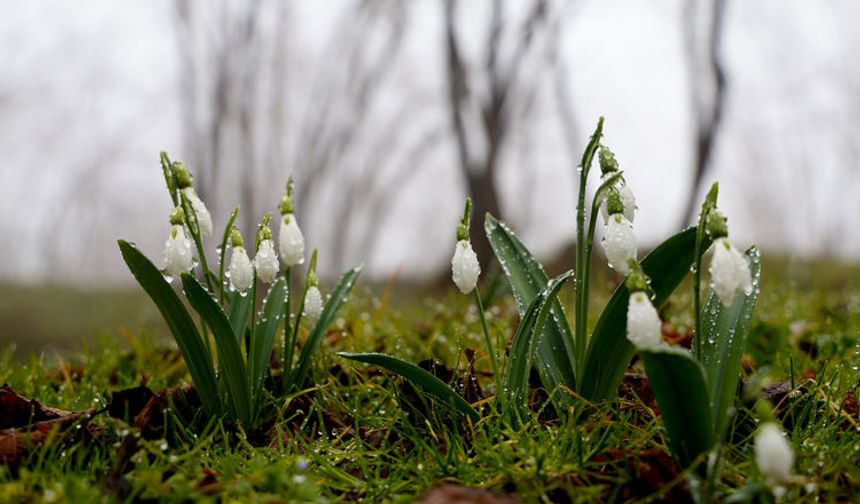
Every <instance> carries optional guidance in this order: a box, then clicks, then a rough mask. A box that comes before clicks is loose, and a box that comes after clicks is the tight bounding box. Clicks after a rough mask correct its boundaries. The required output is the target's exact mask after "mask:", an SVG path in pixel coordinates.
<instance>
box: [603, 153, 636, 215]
mask: <svg viewBox="0 0 860 504" xmlns="http://www.w3.org/2000/svg"><path fill="white" fill-rule="evenodd" d="M597 157H598V160H599V161H600V172H601V176H600V183H601V184H603V183H605V182H607V181H608V180H609V179H611V178H612V177H613V176H614V175H615V174H617V173H619V171H618V161H616V160H615V154H613V153H612V151H611V150H609V148H608V147H606V146H605V145H601V146H600V151H599V153H598V155H597ZM612 189H613V191H612V192H613V193H617V194H618V195H619V196H620V197H621V202H622V203H623V204H624V209H623V212H624V217H625V218H626V219H627V220H628V221H630V222H633V220H634V219H635V218H636V210H637V207H636V196H635V195H634V194H633V191H632V190H631V189H630V186H629V185H627V181H626V180H624V178H623V177H620V178H618V179H617V180H616V181H615V182H614V183H613V184H612ZM607 199H608V198H603V199H602V201H601V203H600V215H601V216H602V217H603V222H604V223H606V221H607V220H608V219H609V216H610V215H612V212H610V211H609V209H608V208H607Z"/></svg>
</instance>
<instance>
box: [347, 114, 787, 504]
mask: <svg viewBox="0 0 860 504" xmlns="http://www.w3.org/2000/svg"><path fill="white" fill-rule="evenodd" d="M602 136H603V118H601V119H600V121H599V122H598V124H597V128H596V130H595V132H594V134H593V135H592V136H591V138H590V141H589V142H588V144H587V146H586V148H585V151H584V153H583V156H582V160H581V162H580V165H579V167H578V168H577V171H578V175H579V190H578V200H577V205H576V256H575V258H574V260H575V261H574V262H575V265H574V269H573V270H571V271H567V272H565V273H563V274H562V275H559V276H557V277H555V278H553V279H549V278H548V277H547V275H546V273H545V272H544V269H543V267H542V266H541V264H540V263H539V262H538V261H537V260H536V259H535V258H534V256H533V255H532V254H531V252H529V250H528V249H527V248H526V246H525V245H524V244H523V243H522V241H521V240H520V239H519V238H518V237H517V236H516V235H515V234H514V232H513V231H511V230H510V229H509V228H508V227H507V226H506V225H505V224H504V223H502V222H500V221H498V220H497V219H496V218H495V217H493V216H492V215H489V214H487V215H486V216H485V218H484V232H485V233H486V236H487V238H488V239H489V242H490V244H491V245H492V248H493V251H494V253H495V255H496V258H497V260H498V262H499V264H500V265H501V267H502V269H503V270H504V272H505V275H506V277H507V279H508V282H509V283H510V286H511V290H512V291H513V294H514V297H515V299H516V303H517V307H518V309H519V314H520V319H521V320H520V324H519V326H518V329H517V331H516V334H515V335H514V337H513V340H512V341H511V344H510V352H509V353H508V354H507V355H504V353H501V352H499V351H498V349H501V348H505V345H504V344H495V345H494V344H493V341H494V339H495V338H494V337H493V335H491V334H490V332H489V330H488V328H487V324H486V320H485V317H484V313H483V311H484V308H483V306H482V298H481V295H480V293H479V292H478V288H477V284H478V278H479V276H480V272H481V266H480V264H479V263H478V259H477V257H476V255H475V253H474V251H473V250H472V247H471V243H470V223H471V202H470V201H469V200H467V201H466V207H465V212H464V215H463V218H462V220H461V221H460V223H459V225H458V226H457V233H456V244H455V246H454V247H455V248H454V255H453V258H452V260H451V267H452V279H453V282H454V283H455V285H456V286H457V288H458V289H459V290H460V291H462V292H463V293H464V294H473V295H474V299H475V303H476V304H477V308H478V314H479V318H480V320H481V326H482V330H483V334H484V338H485V343H486V352H487V355H488V358H489V361H490V364H491V367H492V370H493V372H494V375H495V397H494V399H493V401H492V404H493V408H490V413H489V415H487V414H485V415H482V414H481V413H480V412H479V410H478V409H476V408H475V407H474V406H473V405H471V404H469V403H468V402H467V401H465V400H464V399H463V398H462V397H461V396H460V395H459V394H458V393H457V392H456V391H455V390H454V388H452V387H451V386H449V384H447V383H444V382H442V381H441V380H439V379H438V378H436V377H435V376H433V375H432V374H430V373H428V372H427V371H425V370H423V369H421V368H419V367H417V366H415V365H413V364H411V363H408V362H405V361H402V360H400V359H397V358H395V357H393V356H389V355H385V354H380V353H359V354H356V353H342V354H341V355H342V356H343V357H346V358H349V359H352V360H355V361H359V362H365V363H369V364H374V365H377V366H381V367H385V368H387V369H389V370H391V371H393V372H395V373H398V374H400V375H401V376H403V377H404V378H405V379H407V380H409V381H410V382H411V383H413V384H414V385H416V386H417V387H419V388H421V389H423V390H424V391H425V392H426V393H427V394H428V395H429V396H430V397H432V398H434V399H435V400H436V401H438V402H439V403H441V404H444V405H446V406H448V407H450V408H451V409H452V411H455V412H458V413H460V414H462V415H463V417H464V418H465V419H466V420H467V421H468V422H471V423H473V424H476V423H481V422H487V421H492V419H493V418H496V419H501V420H503V421H508V422H510V423H511V424H512V425H514V426H516V425H522V424H523V423H524V422H527V421H528V419H529V415H530V411H529V404H528V400H529V394H528V391H529V374H530V370H531V369H532V368H534V369H536V370H537V372H538V374H539V376H540V379H541V382H542V385H543V388H544V389H545V390H546V391H547V392H548V395H549V397H550V402H551V406H553V407H554V408H555V410H556V412H557V413H558V414H559V415H564V414H567V413H570V412H574V410H575V409H576V408H577V400H581V399H584V400H586V401H587V402H595V401H601V400H611V399H613V398H614V397H615V396H616V395H617V391H618V387H619V384H620V383H621V380H622V378H623V376H624V372H625V371H626V370H627V368H628V367H629V365H630V362H631V360H632V358H633V357H634V355H636V354H637V353H638V354H639V356H640V358H641V360H642V361H643V363H644V367H645V371H646V373H647V375H648V378H649V382H650V385H651V388H652V390H653V392H654V395H655V398H656V400H657V402H658V405H659V407H660V412H661V416H662V418H663V423H664V426H665V429H666V432H667V435H668V439H669V447H670V450H671V451H672V453H673V455H674V456H675V458H676V460H677V461H678V462H679V463H680V464H681V465H682V466H683V467H692V468H694V469H695V470H694V471H693V473H694V476H693V477H692V480H691V481H692V482H693V483H694V484H693V485H691V487H694V489H695V490H696V494H697V495H698V496H700V497H701V498H702V500H703V501H707V500H710V498H711V497H712V496H713V487H714V485H713V479H714V478H717V477H718V475H719V467H720V460H721V458H720V457H721V456H722V453H723V452H722V449H721V446H722V441H723V440H724V439H725V437H726V434H727V431H728V426H729V422H730V421H731V418H732V414H733V412H734V411H735V400H736V390H737V385H738V380H739V368H740V362H741V357H742V355H743V350H744V346H745V343H746V339H747V335H748V333H749V324H750V319H751V317H752V312H753V308H754V306H755V302H756V298H757V296H758V292H759V287H758V286H759V270H760V260H759V252H758V250H757V249H756V248H755V247H751V248H750V249H748V250H747V251H746V252H745V253H741V252H740V251H739V250H738V249H737V248H735V247H734V246H733V245H732V244H731V242H730V241H729V239H728V226H727V221H726V218H725V216H724V215H723V214H722V213H721V212H720V211H719V209H718V207H717V185H716V184H714V186H713V187H712V189H711V191H710V192H709V193H708V195H707V197H706V199H705V201H704V203H703V205H702V210H701V213H700V216H699V222H698V224H697V225H696V226H694V227H690V228H688V229H685V230H682V231H681V232H679V233H677V234H675V235H674V236H671V237H669V238H668V239H666V240H665V241H664V242H662V243H661V244H660V245H658V246H657V247H656V248H655V249H654V250H652V251H651V252H650V253H649V254H648V255H646V256H644V257H642V258H641V259H640V257H639V253H638V246H637V243H636V234H635V226H634V222H635V217H636V212H637V207H636V198H635V195H634V193H633V191H632V189H631V187H630V186H629V185H628V183H627V181H626V179H625V177H624V172H623V171H621V170H620V166H619V163H618V161H617V160H616V158H615V155H614V154H613V153H612V151H611V150H610V149H609V148H608V147H607V146H606V145H604V144H603V143H602V142H601V139H602ZM595 156H596V157H597V158H598V165H599V167H600V170H601V177H600V185H599V187H598V189H597V190H596V191H595V192H594V194H593V195H592V196H591V202H590V205H586V201H587V199H588V198H587V196H588V194H587V190H586V188H587V183H588V177H589V175H590V174H591V170H592V165H593V164H594V158H595ZM598 220H600V221H602V226H603V238H602V239H601V245H602V248H603V252H604V255H605V257H606V258H607V261H608V264H609V266H610V267H611V268H612V269H613V270H615V271H616V272H617V273H618V274H619V275H622V276H624V277H625V279H624V281H623V282H621V284H620V285H619V287H618V288H617V289H616V290H615V292H614V293H613V295H612V297H611V298H610V300H609V302H608V303H607V305H606V306H605V308H604V309H603V312H602V313H601V315H600V317H599V318H598V320H597V322H596V324H595V325H594V329H593V330H592V331H591V332H590V333H589V331H588V328H589V326H590V324H589V320H588V316H589V277H590V271H591V267H592V257H593V253H592V252H593V247H594V236H595V230H596V228H597V225H598ZM703 260H709V261H710V267H709V273H710V285H709V289H707V290H708V293H707V296H706V301H705V303H704V306H702V303H701V294H702V288H701V277H702V274H701V270H702V262H703ZM691 271H692V274H693V277H694V281H693V284H694V307H693V309H694V314H695V332H694V334H693V344H692V351H689V350H686V349H683V348H679V347H675V346H670V345H668V344H667V343H666V342H665V341H664V340H663V337H662V330H661V324H662V322H661V320H660V316H659V314H658V309H659V308H660V307H661V306H662V305H663V304H664V303H665V302H666V301H667V299H668V298H669V296H670V295H671V294H672V293H673V292H674V291H675V290H676V288H677V287H678V286H679V285H680V284H681V282H682V281H683V280H684V279H685V278H686V277H687V275H689V274H690V272H691ZM570 281H573V284H574V290H575V297H574V305H573V307H572V311H573V314H574V316H573V323H571V322H569V319H568V316H567V313H566V311H565V309H564V308H563V307H562V305H561V303H560V302H559V300H558V294H559V291H560V289H561V287H562V286H563V285H564V284H566V283H568V282H570ZM578 404H579V407H580V408H581V405H582V402H579V403H578ZM543 406H546V405H542V407H543ZM485 411H486V410H485ZM791 454H792V451H791V448H790V446H789V445H788V444H787V443H786V441H785V439H784V438H783V437H782V435H781V434H780V430H779V428H778V427H777V426H776V425H775V424H774V423H767V424H766V425H765V426H764V427H762V430H761V432H760V433H759V434H758V435H757V437H756V461H757V463H758V465H759V467H760V469H761V471H762V474H763V475H764V476H766V478H767V481H768V482H771V483H773V482H786V481H788V480H789V479H790V471H791V460H792V459H791ZM774 458H779V459H780V461H779V462H776V461H773V460H772V459H774ZM699 475H702V476H706V477H707V479H705V480H701V479H699ZM709 483H710V484H709Z"/></svg>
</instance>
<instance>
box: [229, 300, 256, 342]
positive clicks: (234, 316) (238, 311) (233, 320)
mask: <svg viewBox="0 0 860 504" xmlns="http://www.w3.org/2000/svg"><path fill="white" fill-rule="evenodd" d="M228 297H229V305H228V310H229V314H228V316H227V319H228V320H229V321H230V327H232V328H233V334H234V335H235V336H236V341H238V342H239V345H240V346H241V345H242V339H243V338H244V337H245V329H246V328H247V327H248V317H249V316H250V315H251V307H252V305H253V301H254V300H253V299H251V295H250V294H248V293H246V294H245V295H244V296H243V295H242V294H241V293H240V292H239V291H235V290H234V291H233V292H231V293H230V294H229V296H228Z"/></svg>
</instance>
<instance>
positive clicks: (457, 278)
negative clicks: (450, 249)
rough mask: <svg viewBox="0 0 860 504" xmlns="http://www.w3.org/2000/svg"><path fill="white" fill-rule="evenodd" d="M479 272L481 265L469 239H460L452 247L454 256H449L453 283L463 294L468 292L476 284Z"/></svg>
mask: <svg viewBox="0 0 860 504" xmlns="http://www.w3.org/2000/svg"><path fill="white" fill-rule="evenodd" d="M480 274H481V265H480V264H479V263H478V256H477V255H476V254H475V251H474V250H472V243H471V242H470V241H469V240H460V241H458V242H457V245H455V247H454V257H452V258H451V277H452V278H453V280H454V284H456V285H457V288H458V289H460V292H462V293H463V294H468V293H470V292H472V290H474V289H475V286H476V285H477V284H478V276H479V275H480Z"/></svg>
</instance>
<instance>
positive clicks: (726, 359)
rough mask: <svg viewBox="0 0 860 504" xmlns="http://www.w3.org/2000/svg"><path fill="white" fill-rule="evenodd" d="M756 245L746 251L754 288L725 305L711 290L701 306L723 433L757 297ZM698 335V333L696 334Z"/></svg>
mask: <svg viewBox="0 0 860 504" xmlns="http://www.w3.org/2000/svg"><path fill="white" fill-rule="evenodd" d="M759 255H760V254H759V251H758V249H757V248H756V247H750V248H749V250H747V251H746V256H747V257H748V258H749V264H750V273H751V274H752V278H753V290H752V292H751V293H750V294H749V295H743V294H741V293H738V294H737V295H735V300H734V302H733V303H732V305H731V306H730V307H728V308H727V307H725V306H723V303H722V302H720V300H719V298H718V297H717V295H716V293H714V291H713V290H712V291H711V293H710V295H709V296H708V300H707V301H706V302H705V306H704V307H703V308H702V322H703V323H702V335H701V339H700V340H699V344H700V345H702V357H703V359H702V365H703V366H704V368H705V377H706V378H707V383H708V386H709V387H710V390H711V401H712V402H713V405H712V409H711V412H712V414H713V416H714V419H715V420H716V426H715V427H716V428H715V430H714V432H716V433H717V434H719V435H722V434H723V433H724V432H725V429H726V427H727V424H728V422H729V420H730V417H729V415H728V414H727V412H728V409H729V407H730V406H731V405H732V404H733V403H734V400H735V398H736V397H737V387H738V380H739V379H740V366H741V358H742V357H743V354H744V349H745V348H746V343H747V336H748V335H749V329H750V320H751V319H752V313H753V309H754V308H755V303H756V300H757V299H758V291H759V278H760V274H761V260H760V258H759ZM697 337H698V336H697Z"/></svg>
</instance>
